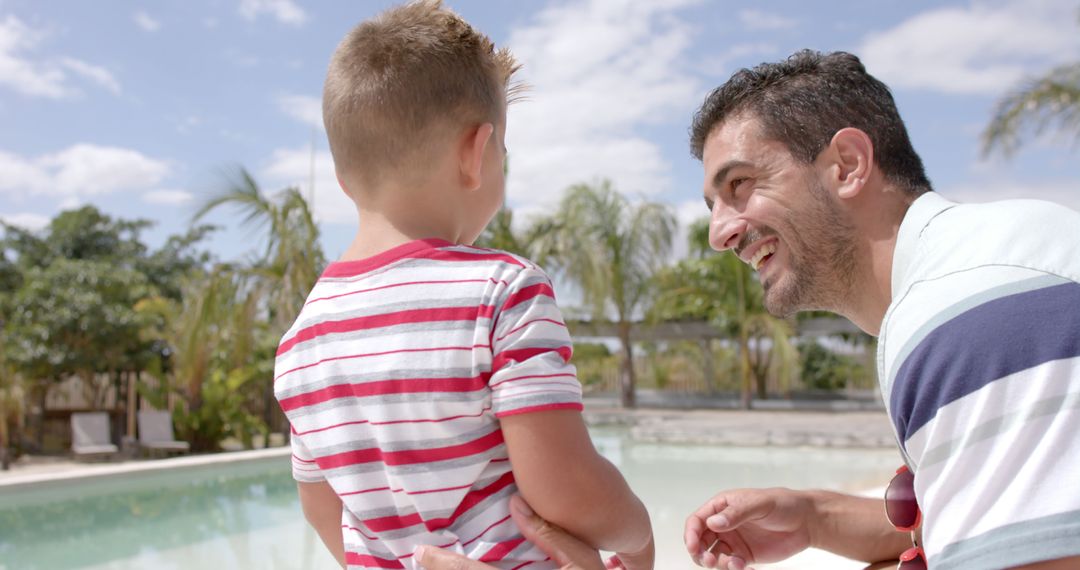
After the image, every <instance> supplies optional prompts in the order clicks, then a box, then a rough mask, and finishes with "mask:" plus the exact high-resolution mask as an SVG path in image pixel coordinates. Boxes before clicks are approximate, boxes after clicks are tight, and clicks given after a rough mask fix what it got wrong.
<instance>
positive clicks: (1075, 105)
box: [982, 61, 1080, 156]
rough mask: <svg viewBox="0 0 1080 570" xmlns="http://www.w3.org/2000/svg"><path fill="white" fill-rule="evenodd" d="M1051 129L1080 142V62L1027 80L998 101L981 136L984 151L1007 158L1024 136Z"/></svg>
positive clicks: (987, 153) (985, 153)
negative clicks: (1000, 153) (996, 152)
mask: <svg viewBox="0 0 1080 570" xmlns="http://www.w3.org/2000/svg"><path fill="white" fill-rule="evenodd" d="M1052 130H1057V131H1059V132H1061V133H1062V134H1065V135H1067V136H1072V137H1075V138H1076V139H1078V140H1080V61H1075V62H1072V63H1069V64H1065V65H1061V66H1059V67H1056V68H1054V69H1052V70H1050V72H1049V73H1047V74H1046V75H1044V76H1042V77H1039V78H1036V79H1031V80H1028V81H1026V82H1024V83H1022V84H1021V85H1019V86H1018V88H1017V89H1016V90H1015V91H1014V92H1012V93H1010V94H1009V95H1007V96H1005V97H1004V98H1002V99H1001V100H1000V101H998V103H997V107H996V108H995V110H994V117H993V119H991V121H990V124H989V125H988V126H987V127H986V130H985V131H983V134H982V141H983V145H982V151H983V154H984V155H989V154H990V153H992V152H994V151H996V150H997V151H1001V152H1002V153H1003V154H1004V155H1006V156H1008V155H1010V154H1012V153H1013V152H1015V151H1016V149H1017V148H1019V146H1020V145H1021V143H1022V142H1023V140H1022V139H1023V137H1024V136H1025V135H1028V134H1031V135H1040V134H1042V133H1044V132H1047V131H1052Z"/></svg>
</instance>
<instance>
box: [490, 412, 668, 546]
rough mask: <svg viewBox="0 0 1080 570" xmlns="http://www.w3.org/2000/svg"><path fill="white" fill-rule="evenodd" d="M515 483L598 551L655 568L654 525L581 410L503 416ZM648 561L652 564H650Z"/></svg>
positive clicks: (535, 505) (541, 510)
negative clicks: (598, 447) (591, 435)
mask: <svg viewBox="0 0 1080 570" xmlns="http://www.w3.org/2000/svg"><path fill="white" fill-rule="evenodd" d="M500 423H501V424H502V430H503V436H504V438H505V440H506V447H507V449H508V450H509V452H510V464H511V465H512V466H513V469H514V479H515V480H516V481H517V486H518V489H519V490H520V492H521V495H522V496H523V497H524V498H525V500H526V501H527V502H528V503H529V505H531V506H532V508H533V509H534V510H535V511H536V513H537V514H539V515H540V516H541V517H543V518H544V519H546V520H548V521H550V522H552V523H554V524H557V525H559V526H560V527H562V528H564V529H566V530H567V531H569V532H570V533H571V534H574V535H575V536H577V537H578V538H581V539H582V540H584V541H585V542H586V543H588V544H590V545H591V546H593V547H596V548H597V549H602V550H608V551H612V552H617V553H620V554H631V555H633V554H637V555H638V556H637V557H636V559H637V561H638V562H639V563H640V562H645V563H644V564H640V565H639V564H635V565H634V566H635V567H641V566H647V567H651V565H652V557H653V556H652V548H653V544H652V526H651V525H650V523H649V514H648V511H646V510H645V506H644V505H643V504H642V503H641V501H640V500H639V499H638V498H637V496H636V495H634V493H633V492H632V491H631V490H630V487H629V486H628V485H627V484H626V481H625V480H624V479H623V477H622V474H620V473H619V471H618V470H617V469H616V468H615V466H614V465H612V464H611V463H610V462H608V461H607V460H606V459H604V458H603V457H602V456H601V455H600V454H599V453H597V451H596V449H595V448H594V447H593V445H592V440H591V439H590V438H589V433H588V431H587V430H586V429H585V422H584V421H583V420H582V418H581V413H580V412H578V411H577V410H547V411H536V412H530V413H522V414H512V415H507V416H504V417H502V418H500ZM646 560H647V562H646Z"/></svg>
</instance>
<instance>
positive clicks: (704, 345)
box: [698, 338, 716, 395]
mask: <svg viewBox="0 0 1080 570" xmlns="http://www.w3.org/2000/svg"><path fill="white" fill-rule="evenodd" d="M698 346H700V347H701V358H702V368H703V370H702V372H703V373H704V375H705V389H706V390H708V392H709V395H712V394H715V393H716V372H715V367H714V366H713V353H712V341H711V340H710V339H707V338H702V339H698Z"/></svg>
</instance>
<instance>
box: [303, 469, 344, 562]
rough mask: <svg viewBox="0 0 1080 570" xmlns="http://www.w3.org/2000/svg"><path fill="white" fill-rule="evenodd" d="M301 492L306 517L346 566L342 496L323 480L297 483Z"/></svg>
mask: <svg viewBox="0 0 1080 570" xmlns="http://www.w3.org/2000/svg"><path fill="white" fill-rule="evenodd" d="M296 486H297V488H298V490H299V493H300V506H301V507H302V508H303V510H304V518H306V519H307V521H308V523H309V524H311V526H312V527H314V528H315V532H317V533H319V538H321V539H322V541H323V544H325V545H326V548H327V549H328V550H330V554H333V555H334V559H335V560H337V561H338V564H341V567H342V568H344V567H345V542H344V539H343V538H342V533H341V498H340V497H338V496H337V493H335V492H334V489H333V488H331V487H330V484H329V483H327V482H325V481H323V482H320V483H299V482H298V483H297V484H296Z"/></svg>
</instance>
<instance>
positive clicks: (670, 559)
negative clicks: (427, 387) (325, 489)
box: [0, 429, 898, 570]
mask: <svg viewBox="0 0 1080 570" xmlns="http://www.w3.org/2000/svg"><path fill="white" fill-rule="evenodd" d="M593 436H594V441H595V442H596V445H597V447H598V448H599V449H600V450H601V452H602V453H604V455H605V456H607V457H608V458H609V459H611V460H612V461H613V462H614V463H615V464H616V465H618V466H619V468H620V469H621V470H623V472H624V473H625V474H626V477H627V479H628V480H629V481H630V484H631V485H632V486H633V487H634V489H635V490H636V491H637V492H638V494H639V495H640V496H641V497H642V499H643V500H644V501H645V504H646V505H648V507H649V511H650V514H651V515H652V517H653V524H654V528H655V529H656V534H657V550H658V565H657V568H662V569H665V570H666V569H668V568H673V569H678V568H692V567H694V566H693V565H692V564H691V563H690V561H689V559H688V558H687V557H686V555H685V553H684V551H683V549H682V525H683V521H684V520H685V518H686V516H687V515H688V514H689V513H690V511H691V510H693V509H694V508H696V507H697V506H698V505H700V504H701V503H702V502H703V501H704V500H705V499H707V498H708V497H710V496H712V495H713V494H714V493H715V492H717V491H719V490H721V489H724V488H732V487H749V486H754V487H760V486H772V485H784V486H790V487H820V488H828V489H840V490H859V489H865V488H870V487H875V486H880V485H882V484H884V482H885V481H887V480H888V477H889V475H890V474H891V473H892V471H893V469H894V468H895V466H896V465H897V462H898V456H897V453H896V452H895V451H890V450H851V449H811V448H795V449H789V448H775V447H773V448H732V447H708V446H701V445H672V444H656V443H641V442H634V441H632V440H630V439H629V438H628V437H626V435H625V432H623V431H618V430H612V429H594V430H593ZM334 567H335V564H334V562H333V559H332V558H331V557H330V556H329V555H328V554H327V553H326V552H325V551H324V549H323V546H322V544H321V543H320V542H319V540H318V538H317V536H316V535H315V533H314V532H313V531H311V530H310V529H309V528H308V527H307V525H306V524H305V523H304V521H303V517H302V515H301V514H300V505H299V502H298V500H297V498H296V491H295V485H294V483H293V481H292V478H291V476H290V474H289V467H288V461H287V459H286V457H285V456H282V457H279V458H271V459H259V460H255V461H249V462H245V463H241V464H235V465H214V466H199V467H191V468H184V469H182V470H181V469H178V470H174V471H170V472H164V473H162V472H157V473H147V474H132V475H125V476H117V477H109V478H97V479H94V480H91V481H80V482H77V483H69V484H67V485H65V486H60V487H55V486H54V487H49V488H42V489H29V490H23V491H19V492H12V491H11V490H4V489H2V488H0V570H35V569H42V570H44V569H49V570H53V569H60V568H82V569H91V570H134V569H142V568H162V569H178V570H179V569H195V568H199V569H202V568H237V569H242V570H247V569H251V570H254V569H296V568H334Z"/></svg>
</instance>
